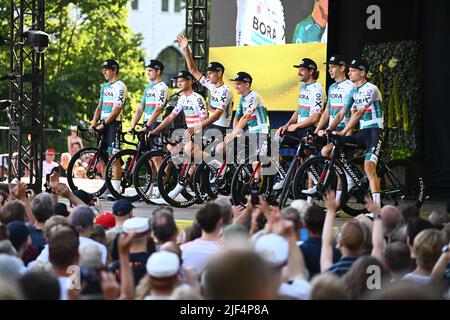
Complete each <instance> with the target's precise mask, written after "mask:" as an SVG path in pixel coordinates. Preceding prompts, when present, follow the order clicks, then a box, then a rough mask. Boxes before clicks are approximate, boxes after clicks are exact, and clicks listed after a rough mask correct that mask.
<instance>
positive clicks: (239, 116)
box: [222, 71, 270, 180]
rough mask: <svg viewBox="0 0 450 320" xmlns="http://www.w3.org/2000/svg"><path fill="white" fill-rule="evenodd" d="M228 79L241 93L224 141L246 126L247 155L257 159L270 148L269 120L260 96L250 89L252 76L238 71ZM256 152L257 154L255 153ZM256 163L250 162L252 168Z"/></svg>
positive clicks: (226, 141)
mask: <svg viewBox="0 0 450 320" xmlns="http://www.w3.org/2000/svg"><path fill="white" fill-rule="evenodd" d="M230 81H234V82H235V87H236V91H237V93H238V94H240V95H241V99H240V101H239V107H238V110H237V112H236V117H235V118H234V120H233V131H232V132H231V133H229V134H227V135H226V136H225V140H224V143H225V144H229V143H230V142H232V141H233V140H234V139H235V138H236V137H237V136H238V135H239V134H240V133H241V132H242V130H243V129H244V128H245V127H247V129H248V136H249V145H248V147H249V151H248V152H249V156H250V157H253V156H255V155H256V157H257V159H255V160H259V159H260V157H265V156H267V155H268V151H269V148H270V145H269V141H270V139H269V133H270V122H269V116H268V114H267V109H266V107H265V104H264V101H263V99H262V97H261V96H260V95H259V94H258V93H256V92H255V91H252V82H253V78H252V77H251V76H250V75H249V74H248V73H247V72H242V71H241V72H238V73H237V75H236V77H235V78H234V79H230ZM222 148H223V147H222ZM257 152H258V154H256V153H257ZM250 160H252V159H250ZM257 163H258V161H253V162H252V166H253V170H255V169H256V164H257ZM260 175H261V170H260V169H259V170H256V172H255V180H259V177H260Z"/></svg>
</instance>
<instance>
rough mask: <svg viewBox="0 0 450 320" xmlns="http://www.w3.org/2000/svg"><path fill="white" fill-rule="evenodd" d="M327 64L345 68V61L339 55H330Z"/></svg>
mask: <svg viewBox="0 0 450 320" xmlns="http://www.w3.org/2000/svg"><path fill="white" fill-rule="evenodd" d="M325 64H327V63H325ZM328 64H335V65H338V66H346V65H347V62H345V60H344V59H343V58H342V57H341V56H339V55H332V56H331V57H330V59H328Z"/></svg>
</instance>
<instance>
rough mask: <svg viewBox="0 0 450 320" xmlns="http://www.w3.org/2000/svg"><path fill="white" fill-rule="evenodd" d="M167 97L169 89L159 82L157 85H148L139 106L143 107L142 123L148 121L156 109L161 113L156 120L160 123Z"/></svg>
mask: <svg viewBox="0 0 450 320" xmlns="http://www.w3.org/2000/svg"><path fill="white" fill-rule="evenodd" d="M168 96H169V87H167V85H166V84H165V83H164V82H162V81H160V82H158V83H149V84H148V85H147V86H146V87H145V89H144V94H143V96H142V99H141V105H142V106H144V122H147V121H148V120H150V117H151V116H152V114H153V112H154V111H155V109H156V108H160V109H161V113H160V114H159V116H158V118H157V119H156V121H157V122H161V121H162V120H163V119H162V117H163V114H164V107H165V106H166V101H167V97H168Z"/></svg>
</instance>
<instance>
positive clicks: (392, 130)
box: [363, 41, 423, 158]
mask: <svg viewBox="0 0 450 320" xmlns="http://www.w3.org/2000/svg"><path fill="white" fill-rule="evenodd" d="M363 57H364V59H366V60H367V62H368V63H369V65H370V72H369V75H368V76H369V79H370V81H371V82H372V83H374V84H376V85H377V86H378V88H379V89H380V91H381V95H382V98H383V114H384V120H385V128H386V130H385V131H386V135H385V150H388V152H389V155H390V157H391V158H408V157H412V156H415V155H416V154H418V153H419V152H420V149H421V146H420V139H421V135H422V128H421V125H420V124H421V112H422V99H423V95H422V82H421V80H422V76H421V74H422V70H421V46H420V44H419V43H418V42H416V41H401V42H390V43H384V44H379V45H368V46H366V47H365V48H364V53H363Z"/></svg>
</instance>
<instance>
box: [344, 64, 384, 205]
mask: <svg viewBox="0 0 450 320" xmlns="http://www.w3.org/2000/svg"><path fill="white" fill-rule="evenodd" d="M368 71H369V65H368V64H367V62H365V61H364V60H360V59H353V60H352V62H351V63H350V64H349V73H348V74H349V78H350V80H351V81H353V82H354V83H355V85H356V88H355V89H353V91H352V94H351V96H352V100H353V103H352V109H351V112H352V116H351V118H350V121H349V123H348V124H347V125H346V126H345V128H344V129H342V130H341V131H339V132H337V133H336V134H337V135H340V136H343V138H342V140H343V142H344V143H345V142H349V143H355V144H358V145H360V146H361V147H364V148H365V149H366V157H365V160H364V171H365V172H366V175H367V178H368V179H369V184H370V191H371V192H372V198H373V201H374V202H375V203H377V204H378V205H380V202H381V199H380V179H379V178H378V174H377V163H378V157H379V156H380V152H381V144H382V142H383V128H384V121H383V108H382V105H381V102H382V100H381V99H382V98H381V94H380V90H378V88H377V86H375V85H374V84H372V83H370V82H368V81H367V80H366V76H367V72H368ZM358 123H359V131H358V132H357V133H355V134H353V135H351V136H345V135H346V134H347V133H348V132H349V131H351V130H353V128H354V127H355V126H356V125H357V124H358Z"/></svg>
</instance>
